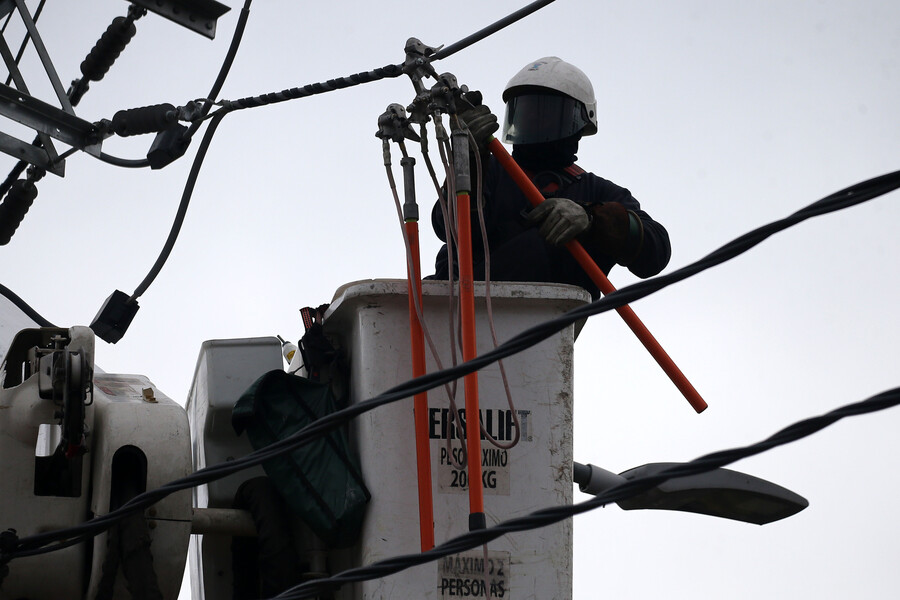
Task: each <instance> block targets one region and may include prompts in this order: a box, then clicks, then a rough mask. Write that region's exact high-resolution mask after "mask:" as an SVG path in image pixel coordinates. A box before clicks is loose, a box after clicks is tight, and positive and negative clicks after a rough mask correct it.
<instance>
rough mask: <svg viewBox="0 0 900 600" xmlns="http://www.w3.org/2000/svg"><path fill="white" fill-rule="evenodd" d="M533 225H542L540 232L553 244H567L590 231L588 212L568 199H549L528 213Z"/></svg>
mask: <svg viewBox="0 0 900 600" xmlns="http://www.w3.org/2000/svg"><path fill="white" fill-rule="evenodd" d="M527 219H528V220H529V221H531V222H532V223H541V224H540V228H539V229H538V231H539V232H540V234H541V235H542V236H544V239H545V240H547V241H548V242H550V243H551V244H565V243H566V242H568V241H571V240H573V239H575V238H576V237H578V236H579V235H581V234H582V233H584V232H585V231H587V230H588V228H589V227H590V226H591V219H590V218H589V217H588V214H587V212H586V211H585V210H584V208H582V207H581V206H580V205H579V204H577V203H576V202H573V201H572V200H569V199H568V198H547V199H546V200H544V201H543V202H541V203H540V204H539V205H538V206H537V207H536V208H534V209H532V211H531V212H529V213H528V215H527Z"/></svg>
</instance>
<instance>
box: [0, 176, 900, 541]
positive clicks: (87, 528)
mask: <svg viewBox="0 0 900 600" xmlns="http://www.w3.org/2000/svg"><path fill="white" fill-rule="evenodd" d="M898 187H900V171H895V172H893V173H889V174H887V175H881V176H879V177H875V178H873V179H869V180H867V181H864V182H861V183H858V184H856V185H853V186H850V187H848V188H845V189H844V190H841V191H839V192H836V193H834V194H831V195H829V196H827V197H825V198H823V199H821V200H819V201H817V202H814V203H813V204H811V205H809V206H807V207H806V208H803V209H801V210H799V211H797V212H795V213H793V214H792V215H790V216H788V217H786V218H784V219H780V220H778V221H774V222H772V223H769V224H768V225H764V226H762V227H759V228H757V229H755V230H753V231H751V232H749V233H747V234H744V235H742V236H741V237H739V238H737V239H735V240H733V241H732V242H729V243H728V244H726V245H724V246H722V247H721V248H719V249H718V250H715V251H714V252H712V253H710V254H709V255H707V256H706V257H705V258H703V259H701V260H699V261H697V262H695V263H692V264H690V265H687V266H685V267H682V268H681V269H678V270H676V271H674V272H673V273H670V274H668V275H663V276H657V277H655V278H651V279H647V280H645V281H642V282H639V283H636V284H633V285H630V286H627V287H624V288H621V289H619V290H617V291H616V292H615V293H613V294H610V295H609V296H606V297H603V298H601V299H599V300H597V301H595V302H592V303H591V304H588V305H585V306H583V307H579V308H576V309H574V310H571V311H569V312H567V313H565V314H563V315H561V316H560V317H557V318H555V319H552V320H550V321H546V322H544V323H541V324H539V325H536V326H534V327H531V328H529V329H526V330H525V331H523V332H522V333H520V334H518V335H516V336H514V337H513V338H511V339H510V340H508V341H506V342H504V343H503V344H501V345H500V346H498V347H497V348H495V349H494V350H491V351H488V352H486V353H485V354H483V355H481V356H478V357H476V358H475V359H473V360H470V361H468V362H465V363H462V364H460V365H457V366H455V367H451V368H448V369H445V370H443V371H437V372H434V373H430V374H427V375H424V376H422V377H418V378H416V379H412V380H410V381H407V382H405V383H402V384H400V385H397V386H395V387H393V388H391V389H390V390H388V391H386V392H384V393H383V394H380V395H378V396H375V397H373V398H370V399H368V400H365V401H363V402H360V403H358V404H354V405H351V406H348V407H347V408H344V409H342V410H339V411H336V412H334V413H331V414H329V415H327V416H325V417H322V418H320V419H317V420H316V421H314V422H312V423H310V424H309V425H307V426H306V427H304V428H303V429H301V430H299V431H297V432H296V433H294V434H293V435H291V436H289V437H287V438H285V439H283V440H280V441H278V442H276V443H274V444H272V445H270V446H267V447H265V448H262V449H260V450H257V451H255V452H252V453H251V454H248V455H246V456H244V457H241V458H238V459H235V460H233V461H229V462H227V463H222V464H218V465H213V466H210V467H206V468H204V469H201V470H199V471H196V472H194V473H192V474H191V475H188V476H186V477H183V478H181V479H177V480H175V481H172V482H170V483H168V484H166V485H164V486H162V487H160V488H157V489H154V490H150V491H148V492H145V493H143V494H141V495H139V496H136V497H135V498H133V499H132V500H131V501H130V502H129V503H128V504H126V505H125V506H123V507H122V508H120V509H118V510H116V511H113V512H110V513H108V514H106V515H102V516H99V517H95V518H93V519H91V520H89V521H86V522H84V523H81V524H79V525H76V526H73V527H69V528H66V529H62V530H57V531H49V532H44V533H40V534H36V535H33V536H30V537H27V538H23V539H21V540H19V542H18V544H17V545H16V549H15V550H14V551H13V552H11V553H10V555H9V557H10V558H14V557H18V556H26V555H28V556H30V555H34V554H42V553H45V552H51V551H53V550H55V549H57V548H58V546H55V545H53V544H54V543H55V542H58V541H59V540H69V541H71V539H70V538H73V537H78V538H86V537H90V536H93V535H97V534H99V533H101V532H102V531H104V530H106V529H108V528H109V527H110V526H112V524H113V523H115V522H116V521H117V520H118V519H120V518H122V517H123V516H125V515H127V514H131V513H132V512H134V511H137V510H142V509H144V508H147V507H149V506H151V505H152V504H155V503H156V502H158V501H160V500H161V499H163V498H165V497H166V496H168V495H170V494H172V493H175V492H177V491H180V490H184V489H188V488H191V487H195V486H197V485H201V484H204V483H209V482H210V481H214V480H216V479H220V478H222V477H225V476H228V475H231V474H233V473H236V472H238V471H240V470H243V469H247V468H250V467H252V466H256V465H259V464H262V463H263V462H265V461H267V460H269V459H271V458H275V457H276V456H281V455H283V454H287V453H289V452H291V451H293V450H296V449H297V448H300V447H302V446H304V445H306V444H309V443H311V442H312V441H314V440H315V439H318V438H319V437H321V436H323V435H325V434H327V433H328V432H329V431H331V430H333V429H335V428H337V427H339V426H341V425H343V424H344V423H347V422H348V421H350V420H351V419H352V418H354V417H356V416H359V415H361V414H363V413H366V412H368V411H371V410H374V409H375V408H378V407H380V406H383V405H386V404H390V403H392V402H397V401H399V400H402V399H403V398H407V397H410V396H413V395H414V394H417V393H419V392H422V391H426V390H429V389H432V388H434V387H437V386H439V385H442V384H444V383H446V382H448V381H452V380H454V379H458V378H459V377H462V376H463V375H465V374H466V373H468V372H471V371H474V370H477V369H480V368H483V367H485V366H487V365H488V364H491V363H493V362H496V361H497V360H499V359H501V358H505V357H507V356H511V355H512V354H515V353H517V352H520V351H522V350H524V349H526V348H528V347H530V346H533V345H535V344H537V343H539V342H541V341H543V340H544V339H546V338H548V337H550V336H551V335H553V334H554V333H556V332H558V331H560V330H562V329H563V328H565V327H567V326H569V325H571V324H572V323H574V322H576V321H578V320H581V319H584V318H586V317H589V316H593V315H596V314H600V313H603V312H606V311H609V310H613V309H615V308H616V307H617V306H620V305H622V304H626V303H629V302H634V301H636V300H639V299H640V298H644V297H646V296H649V295H650V294H652V293H654V292H656V291H659V290H661V289H663V288H665V287H668V286H669V285H672V284H673V283H676V282H678V281H682V280H684V279H687V278H688V277H691V276H693V275H696V274H697V273H700V272H702V271H705V270H707V269H709V268H711V267H714V266H716V265H719V264H721V263H723V262H725V261H727V260H730V259H731V258H734V257H735V256H738V255H740V254H742V253H744V252H746V251H747V250H749V249H750V248H752V247H754V246H756V245H757V244H759V243H760V242H762V241H763V240H765V239H767V238H768V237H770V236H771V235H773V234H774V233H777V232H779V231H782V230H784V229H787V228H788V227H791V226H793V225H796V224H798V223H800V222H802V221H804V220H806V219H809V218H811V217H814V216H819V215H823V214H827V213H829V212H834V211H837V210H840V209H843V208H848V207H850V206H855V205H857V204H860V203H862V202H865V201H867V200H871V199H872V198H875V197H877V196H880V195H882V194H886V193H888V192H890V191H893V190H895V189H897V188H898ZM885 395H887V397H888V398H887V400H885V399H884V398H882V396H885ZM897 396H898V391H897V390H891V391H890V392H885V394H882V395H880V396H878V397H876V398H874V399H871V400H872V401H871V402H870V401H866V402H864V403H862V404H861V405H860V406H857V405H853V406H854V407H856V408H853V407H849V408H848V409H847V411H851V412H847V413H846V414H845V413H844V412H839V411H836V412H837V417H836V418H833V420H832V421H830V422H834V421H835V420H838V419H840V418H843V416H850V414H862V413H864V412H873V411H874V410H881V409H883V408H887V407H888V406H893V405H894V404H896V403H897ZM873 406H875V407H877V408H871V407H873ZM853 410H858V411H859V412H852V411H853ZM829 415H832V416H834V413H829ZM830 422H827V423H824V424H821V423H822V422H821V421H816V423H819V424H820V426H817V427H816V428H815V429H814V430H810V431H809V432H808V433H806V434H805V435H810V434H811V433H815V431H818V430H819V429H821V428H822V427H825V426H827V425H828V424H830ZM803 423H806V422H803ZM806 426H807V425H803V424H798V425H794V426H792V427H790V428H788V429H787V430H785V431H794V430H795V429H797V428H800V429H801V430H802V428H803V427H806ZM801 437H802V436H801ZM779 439H780V438H779ZM797 439H799V438H797ZM784 443H786V442H784ZM735 460H736V459H735ZM722 464H728V463H722ZM716 466H721V465H716ZM660 475H662V473H661V474H660ZM633 481H637V480H632V481H631V482H629V483H631V484H632V485H634V484H633ZM617 489H618V488H617ZM610 493H611V492H610ZM603 497H606V496H605V495H604V496H603ZM610 501H615V500H610ZM498 535H502V534H498ZM464 539H466V540H468V539H469V538H467V537H465V538H464ZM488 541H489V540H488ZM467 543H468V542H467ZM483 543H485V541H478V542H475V543H474V544H473V546H477V545H481V544H483ZM455 551H458V550H455Z"/></svg>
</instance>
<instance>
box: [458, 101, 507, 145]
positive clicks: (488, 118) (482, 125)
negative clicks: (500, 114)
mask: <svg viewBox="0 0 900 600" xmlns="http://www.w3.org/2000/svg"><path fill="white" fill-rule="evenodd" d="M459 118H460V119H462V120H463V122H464V123H465V124H466V125H467V126H468V128H469V131H471V132H472V137H474V138H475V142H476V143H477V144H478V148H479V150H484V149H485V148H487V144H488V140H490V137H491V136H492V135H493V134H494V132H495V131H497V130H498V129H500V123H499V122H498V121H497V115H495V114H494V113H492V112H491V109H490V108H488V107H487V106H486V105H484V104H480V105H478V106H476V107H474V108H470V109H468V110H464V111H462V112H461V113H459Z"/></svg>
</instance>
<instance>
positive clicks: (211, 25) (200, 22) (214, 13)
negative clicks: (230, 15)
mask: <svg viewBox="0 0 900 600" xmlns="http://www.w3.org/2000/svg"><path fill="white" fill-rule="evenodd" d="M131 2H132V3H133V4H137V5H138V6H141V7H143V8H146V9H147V10H149V11H151V12H155V13H156V14H158V15H160V16H162V17H165V18H167V19H169V20H170V21H173V22H175V23H178V24H179V25H181V26H182V27H187V28H188V29H190V30H191V31H193V32H195V33H199V34H200V35H202V36H205V37H208V38H209V39H214V38H215V37H216V20H217V19H218V18H219V17H221V16H222V15H224V14H225V13H227V12H228V11H229V10H231V8H230V7H228V6H225V5H224V4H222V3H220V2H216V0H131Z"/></svg>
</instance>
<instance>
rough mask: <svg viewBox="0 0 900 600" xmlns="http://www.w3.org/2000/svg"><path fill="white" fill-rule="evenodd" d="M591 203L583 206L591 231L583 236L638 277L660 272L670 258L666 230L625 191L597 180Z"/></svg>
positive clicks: (670, 251) (669, 246) (604, 181)
mask: <svg viewBox="0 0 900 600" xmlns="http://www.w3.org/2000/svg"><path fill="white" fill-rule="evenodd" d="M592 196H593V197H592V200H593V202H592V203H590V204H589V205H587V206H585V210H586V211H587V212H588V214H589V215H590V216H591V218H592V221H591V228H590V229H589V230H588V232H587V234H586V235H585V236H583V239H584V240H585V241H590V242H592V244H591V246H593V247H596V248H598V249H599V250H600V251H601V252H603V253H605V254H606V255H608V256H610V257H612V258H613V259H614V260H615V262H617V263H618V264H620V265H622V266H625V267H627V268H628V270H629V271H631V272H632V273H634V274H635V275H637V276H638V277H642V278H643V277H651V276H653V275H656V274H658V273H659V272H660V271H662V270H663V269H664V268H665V267H666V265H667V264H669V259H670V258H671V255H672V247H671V244H670V242H669V234H668V232H667V231H666V228H665V227H663V226H662V225H661V224H660V223H658V222H656V221H655V220H653V218H652V217H651V216H650V215H649V214H647V212H646V211H644V210H642V209H641V206H640V204H639V203H638V201H637V200H636V199H635V198H634V196H632V195H631V192H629V191H628V190H627V189H625V188H623V187H619V186H617V185H616V184H614V183H612V182H609V181H606V180H603V179H601V180H600V185H599V190H597V193H595V194H592Z"/></svg>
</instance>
